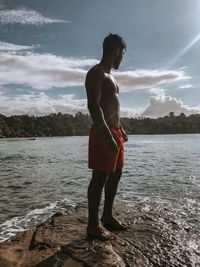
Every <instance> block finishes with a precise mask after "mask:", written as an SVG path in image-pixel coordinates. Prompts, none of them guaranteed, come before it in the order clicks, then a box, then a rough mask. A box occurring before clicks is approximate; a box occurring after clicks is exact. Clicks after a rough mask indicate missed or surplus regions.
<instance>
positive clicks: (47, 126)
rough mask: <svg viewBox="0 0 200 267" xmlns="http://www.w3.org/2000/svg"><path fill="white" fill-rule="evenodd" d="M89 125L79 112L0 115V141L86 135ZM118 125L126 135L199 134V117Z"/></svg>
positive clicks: (124, 120)
mask: <svg viewBox="0 0 200 267" xmlns="http://www.w3.org/2000/svg"><path fill="white" fill-rule="evenodd" d="M91 124H92V121H91V118H90V116H89V115H88V114H83V113H81V112H78V113H77V114H76V115H75V116H73V115H69V114H61V113H57V114H50V115H48V116H42V117H35V116H28V115H15V116H10V117H6V116H4V115H0V137H2V138H3V137H39V136H40V137H42V136H73V135H88V133H89V129H90V126H91ZM121 124H122V126H123V127H124V129H125V131H126V132H127V133H128V134H178V133H200V114H193V115H190V116H188V117H186V115H185V114H184V113H181V114H180V115H179V116H175V115H174V113H173V112H170V113H169V115H168V116H165V117H162V118H157V119H150V118H142V117H140V118H122V119H121Z"/></svg>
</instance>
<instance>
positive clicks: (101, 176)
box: [92, 170, 108, 184]
mask: <svg viewBox="0 0 200 267" xmlns="http://www.w3.org/2000/svg"><path fill="white" fill-rule="evenodd" d="M107 177H108V173H107V172H102V171H95V170H93V173H92V179H93V180H95V181H96V182H98V183H102V184H105V182H106V180H107Z"/></svg>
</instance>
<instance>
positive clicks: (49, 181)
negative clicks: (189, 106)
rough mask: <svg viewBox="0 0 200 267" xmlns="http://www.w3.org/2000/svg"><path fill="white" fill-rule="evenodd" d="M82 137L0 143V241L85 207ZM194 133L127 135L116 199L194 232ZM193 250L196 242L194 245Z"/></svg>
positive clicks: (199, 181) (87, 174) (198, 179)
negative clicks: (169, 216) (166, 215)
mask: <svg viewBox="0 0 200 267" xmlns="http://www.w3.org/2000/svg"><path fill="white" fill-rule="evenodd" d="M87 158H88V136H83V137H79V136H75V137H51V138H48V137H45V138H36V139H35V140H28V139H26V140H24V139H18V140H15V139H13V140H0V242H2V241H5V240H7V239H8V238H10V237H11V236H13V235H15V234H16V233H17V232H19V231H23V230H25V229H29V228H30V227H33V226H35V225H37V224H38V223H41V222H43V221H44V220H46V219H47V218H49V217H50V216H51V215H53V214H54V213H55V212H57V211H63V212H65V211H68V210H70V209H74V208H75V207H76V206H81V207H87V187H88V184H89V181H90V179H91V175H92V171H91V170H89V169H88V166H87ZM199 159H200V134H184V135H181V134H177V135H130V136H129V140H128V142H127V143H126V144H125V165H124V170H123V175H122V178H121V181H120V184H119V188H118V192H117V196H116V198H117V199H119V200H120V201H122V202H124V203H129V205H137V204H138V205H139V204H142V205H144V206H146V207H147V211H148V209H149V208H151V206H153V205H155V204H156V205H158V206H159V207H160V209H158V212H159V211H160V212H163V211H164V210H165V209H168V210H171V212H172V213H173V214H175V215H176V214H177V218H178V217H179V218H181V219H183V220H184V221H185V222H186V223H187V224H189V225H190V226H191V225H192V226H193V227H194V228H196V229H200V160H199ZM197 247H198V244H197Z"/></svg>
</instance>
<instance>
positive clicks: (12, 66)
mask: <svg viewBox="0 0 200 267" xmlns="http://www.w3.org/2000/svg"><path fill="white" fill-rule="evenodd" d="M98 62H99V61H98V60H96V59H83V58H82V59H80V58H66V57H59V56H55V55H52V54H37V53H31V52H27V53H23V54H19V53H8V52H7V53H2V54H1V56H0V85H5V84H23V85H28V86H31V87H33V88H35V89H42V90H47V89H50V88H52V87H68V86H84V80H85V75H86V72H87V71H86V70H85V69H84V68H85V67H87V66H91V65H94V64H97V63H98ZM113 75H114V76H115V77H116V79H117V81H118V82H119V85H120V91H121V92H128V91H132V90H136V89H139V88H142V89H146V88H151V87H152V86H156V85H158V84H164V83H167V82H174V81H177V80H184V79H187V78H188V77H186V76H185V74H184V72H183V71H177V70H175V71H173V70H172V71H158V70H156V71H152V70H143V71H141V70H138V71H125V72H114V73H113Z"/></svg>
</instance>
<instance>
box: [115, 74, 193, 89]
mask: <svg viewBox="0 0 200 267" xmlns="http://www.w3.org/2000/svg"><path fill="white" fill-rule="evenodd" d="M115 76H116V78H117V81H118V82H119V84H120V85H121V88H122V89H121V91H123V92H127V91H131V90H134V89H140V88H142V89H144V88H151V87H153V86H157V85H160V84H164V83H168V82H175V81H179V80H185V79H189V77H186V76H185V74H184V71H183V70H136V71H124V72H116V73H115Z"/></svg>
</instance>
